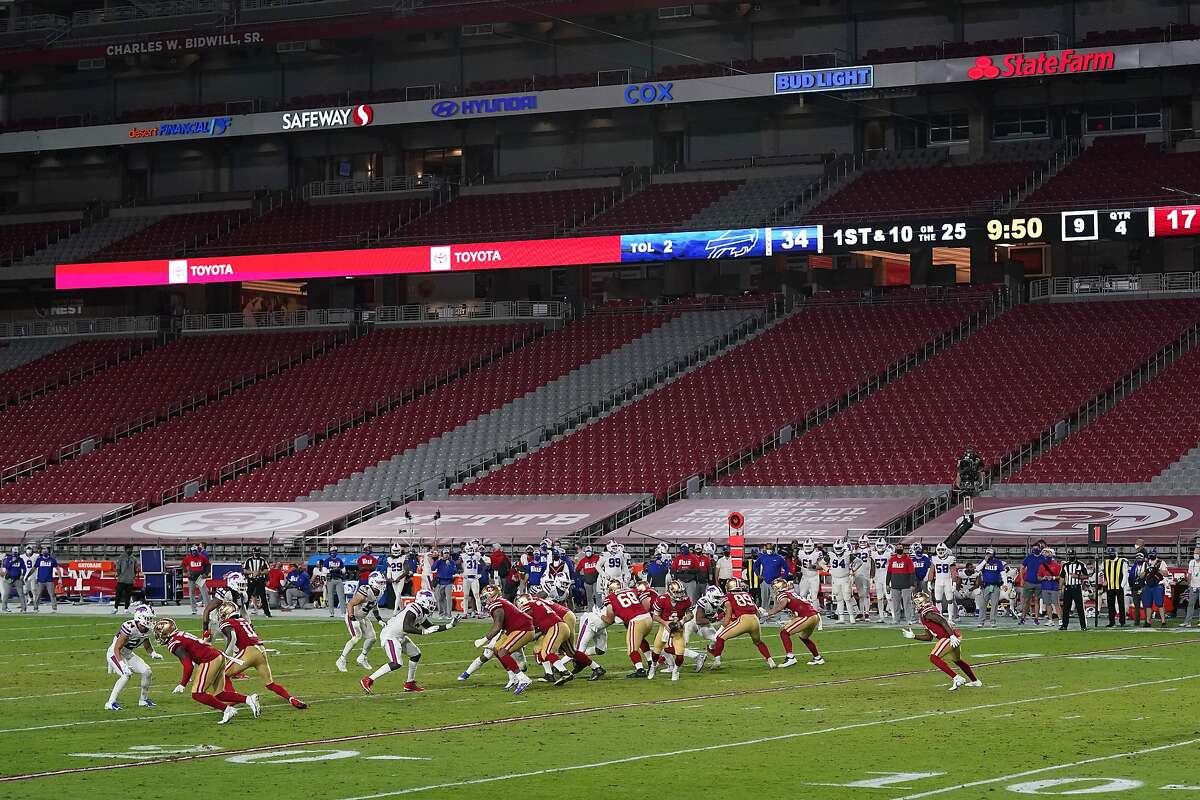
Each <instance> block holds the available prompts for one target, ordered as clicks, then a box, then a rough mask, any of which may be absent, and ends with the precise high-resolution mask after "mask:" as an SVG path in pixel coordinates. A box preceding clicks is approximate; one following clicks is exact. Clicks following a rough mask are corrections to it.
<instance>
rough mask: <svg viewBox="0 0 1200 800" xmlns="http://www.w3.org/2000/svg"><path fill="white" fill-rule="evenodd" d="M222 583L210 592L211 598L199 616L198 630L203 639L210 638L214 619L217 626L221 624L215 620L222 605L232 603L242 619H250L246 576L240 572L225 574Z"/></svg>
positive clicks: (248, 587) (248, 586) (248, 583)
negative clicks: (222, 584)
mask: <svg viewBox="0 0 1200 800" xmlns="http://www.w3.org/2000/svg"><path fill="white" fill-rule="evenodd" d="M224 581H225V585H224V586H218V587H217V588H215V589H213V590H212V596H211V597H210V598H209V600H208V605H206V606H205V607H204V613H203V614H201V615H200V619H201V625H200V629H201V632H202V633H203V635H204V638H205V639H209V638H211V636H212V633H211V631H212V628H211V625H210V623H211V621H212V620H214V619H215V620H216V622H217V625H220V624H221V620H219V619H217V613H216V612H217V609H219V608H220V607H221V605H222V604H224V603H232V604H233V605H235V606H237V609H238V613H239V614H241V615H242V619H250V606H249V589H250V582H249V581H248V580H246V576H245V575H243V574H242V573H240V572H227V573H225V577H224Z"/></svg>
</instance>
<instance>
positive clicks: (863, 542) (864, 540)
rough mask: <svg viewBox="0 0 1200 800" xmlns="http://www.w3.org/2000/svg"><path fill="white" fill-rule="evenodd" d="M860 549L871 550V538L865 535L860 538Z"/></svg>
mask: <svg viewBox="0 0 1200 800" xmlns="http://www.w3.org/2000/svg"><path fill="white" fill-rule="evenodd" d="M858 549H859V550H870V549H871V538H870V537H869V536H867V535H866V534H865V533H864V534H863V535H862V536H860V537H858Z"/></svg>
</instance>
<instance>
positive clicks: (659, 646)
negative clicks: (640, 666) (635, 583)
mask: <svg viewBox="0 0 1200 800" xmlns="http://www.w3.org/2000/svg"><path fill="white" fill-rule="evenodd" d="M650 616H651V618H652V619H653V620H654V621H655V622H657V623H658V630H656V631H655V633H654V646H653V649H654V660H652V661H651V662H650V672H649V674H648V675H647V676H646V677H647V678H648V679H650V680H653V679H654V672H655V670H656V669H657V665H658V659H660V658H662V653H663V649H664V648H665V647H666V646H667V643H668V642H670V643H671V653H672V654H673V655H674V656H675V659H674V664H673V665H672V668H671V680H673V681H677V680H679V668H680V667H682V666H683V659H684V655H683V653H684V650H685V649H686V644H687V640H685V639H684V638H683V626H684V625H686V624H687V623H688V622H689V621H690V620H691V619H692V601H691V598H689V597H688V594H687V590H686V589H684V587H683V583H682V582H680V581H677V580H673V581H671V582H670V583H668V584H667V591H666V592H664V593H663V594H660V595H657V596H656V597H655V598H654V600H653V602H652V604H651V606H650Z"/></svg>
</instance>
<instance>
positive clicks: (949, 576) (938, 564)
mask: <svg viewBox="0 0 1200 800" xmlns="http://www.w3.org/2000/svg"><path fill="white" fill-rule="evenodd" d="M930 569H931V570H932V572H933V601H934V602H935V603H937V604H938V605H939V606H940V607H941V609H942V613H944V614H946V617H947V619H949V620H950V624H952V625H953V624H954V612H955V610H956V609H955V606H956V605H957V604H956V603H955V602H954V584H955V583H957V582H958V564H957V562H956V561H955V560H954V553H952V552H950V548H949V547H947V546H946V545H945V543H942V544H939V545H938V546H937V550H936V551H935V552H934V556H933V560H932V565H931V567H930Z"/></svg>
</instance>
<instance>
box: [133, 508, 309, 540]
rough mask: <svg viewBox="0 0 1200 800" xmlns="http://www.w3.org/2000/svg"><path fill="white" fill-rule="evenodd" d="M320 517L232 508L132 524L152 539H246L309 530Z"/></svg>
mask: <svg viewBox="0 0 1200 800" xmlns="http://www.w3.org/2000/svg"><path fill="white" fill-rule="evenodd" d="M319 516H320V515H319V514H318V513H317V512H316V511H310V510H308V509H306V508H296V507H295V506H230V507H229V508H207V509H197V510H194V511H180V512H178V513H175V514H165V515H162V516H152V517H150V518H149V519H145V520H141V521H139V522H135V523H133V525H132V526H131V528H132V529H133V530H134V531H135V532H137V533H145V534H149V535H151V536H169V537H180V538H182V537H191V536H204V537H212V538H219V537H223V536H246V535H249V534H255V533H273V532H275V531H280V532H296V531H302V530H306V529H307V528H308V527H309V525H310V523H312V522H314V521H315V520H316V519H317V518H318V517H319Z"/></svg>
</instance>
